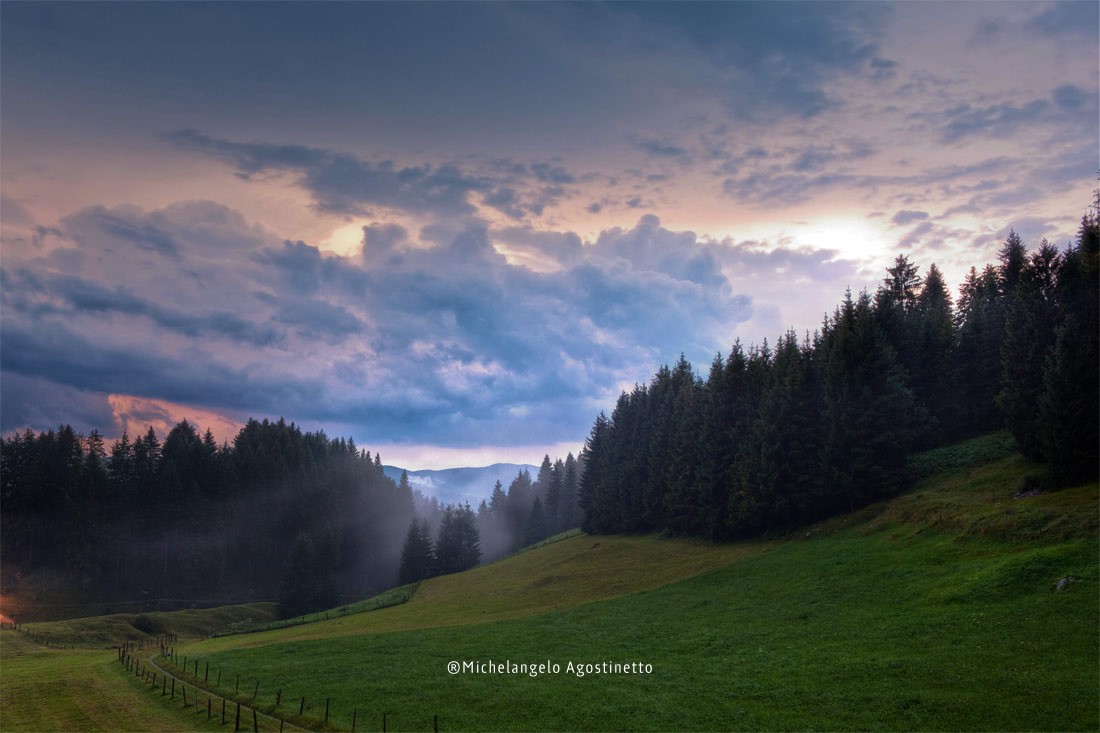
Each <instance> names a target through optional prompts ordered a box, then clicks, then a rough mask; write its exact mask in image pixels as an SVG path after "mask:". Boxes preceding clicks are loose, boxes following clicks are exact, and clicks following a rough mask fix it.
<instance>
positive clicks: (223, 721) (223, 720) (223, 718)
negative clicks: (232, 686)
mask: <svg viewBox="0 0 1100 733" xmlns="http://www.w3.org/2000/svg"><path fill="white" fill-rule="evenodd" d="M222 725H225V698H224V697H223V698H222Z"/></svg>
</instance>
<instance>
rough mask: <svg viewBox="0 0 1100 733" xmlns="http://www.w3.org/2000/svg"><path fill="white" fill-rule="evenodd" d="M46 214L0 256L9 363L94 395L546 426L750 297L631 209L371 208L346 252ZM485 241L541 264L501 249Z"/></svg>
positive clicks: (726, 324) (457, 430)
mask: <svg viewBox="0 0 1100 733" xmlns="http://www.w3.org/2000/svg"><path fill="white" fill-rule="evenodd" d="M59 231H60V236H61V241H62V242H63V244H62V245H61V246H57V247H56V248H54V249H53V250H52V251H50V252H49V253H47V254H46V255H45V256H33V255H34V253H33V252H32V253H29V254H31V255H32V256H30V257H28V258H27V259H23V258H21V257H18V256H17V257H15V258H6V260H5V264H4V268H3V270H2V272H0V274H2V276H3V292H2V298H3V301H2V302H3V307H4V317H5V327H4V329H3V332H2V334H0V348H2V349H3V353H4V354H5V359H4V369H5V374H11V375H14V376H16V377H18V378H19V379H23V380H28V379H45V380H48V381H49V382H52V383H54V384H57V385H61V386H62V387H63V388H64V389H65V390H68V392H66V394H67V393H72V394H77V393H79V394H82V395H95V394H99V395H101V397H100V398H99V399H100V401H98V402H97V400H95V399H92V400H91V403H92V404H97V405H98V407H99V409H100V410H102V407H103V406H102V402H101V400H102V399H105V396H106V395H109V394H114V395H124V396H127V397H128V398H141V399H146V400H149V399H157V398H161V399H164V400H168V401H171V402H175V403H180V404H184V405H193V406H201V407H204V408H208V409H220V410H223V411H226V412H228V413H231V414H237V415H239V414H243V413H244V412H245V411H254V412H256V413H258V414H264V415H274V414H276V413H277V414H290V415H293V416H294V417H295V419H297V420H299V421H302V422H306V423H310V422H315V423H325V422H336V423H338V424H341V425H348V426H354V427H355V429H356V430H357V431H358V433H359V434H360V435H361V436H363V437H364V438H365V439H370V440H374V441H376V442H377V441H384V442H402V441H426V440H431V441H435V442H437V443H439V444H448V445H480V444H483V443H486V442H488V443H490V444H497V445H506V444H516V443H525V442H532V441H535V442H538V441H545V440H547V439H549V440H551V441H554V442H561V441H565V440H569V439H575V438H576V437H577V436H578V435H580V434H583V432H584V429H585V424H586V423H587V421H588V420H589V419H590V418H591V415H592V414H593V411H594V410H596V409H598V408H599V407H600V406H601V405H602V404H603V403H602V400H606V399H609V398H611V397H613V395H614V393H615V391H616V390H617V389H618V386H619V385H620V383H621V382H623V381H624V380H632V379H638V378H644V377H645V375H647V374H648V373H650V372H651V371H652V370H653V369H654V368H655V367H656V366H657V365H658V364H659V363H661V362H663V361H670V360H672V359H674V358H675V356H676V354H678V353H679V352H680V351H686V352H688V353H689V354H690V355H691V356H693V357H695V358H697V359H706V358H708V357H709V355H710V353H711V352H712V351H713V350H714V348H715V346H716V345H719V344H726V343H729V342H731V341H732V338H733V336H734V333H735V330H736V326H737V324H738V323H739V322H740V321H744V320H745V319H747V318H748V317H749V316H750V314H751V304H750V302H749V300H748V299H747V298H745V297H744V296H737V295H735V294H734V292H733V289H732V288H731V287H730V285H729V282H728V281H727V279H726V277H725V275H723V272H722V262H721V261H720V259H721V258H723V257H724V256H725V252H726V250H725V248H724V247H723V246H722V245H718V244H707V243H704V242H701V241H699V240H698V239H697V238H696V236H695V235H694V234H691V233H690V232H672V231H669V230H667V229H664V228H663V227H661V226H660V222H659V221H658V220H657V218H656V217H653V216H648V215H647V216H644V217H642V219H641V220H640V221H639V222H638V224H637V225H636V226H635V227H633V228H631V229H613V230H608V231H606V232H604V233H603V234H602V235H601V236H600V237H599V239H598V240H597V241H595V242H594V243H592V244H589V245H585V244H583V243H582V241H581V239H580V238H579V237H578V236H577V235H575V234H571V233H568V232H564V233H553V232H536V231H533V230H531V229H522V228H512V229H503V230H501V231H500V232H499V233H494V232H491V231H490V230H489V229H487V228H486V227H485V226H484V225H483V224H479V223H477V222H476V220H475V221H471V222H469V223H468V224H467V225H466V226H465V227H464V228H463V229H461V230H460V231H459V232H458V233H457V234H455V235H454V236H453V237H452V238H451V239H450V240H449V241H444V242H441V243H435V242H428V243H425V242H423V241H417V242H410V241H409V240H408V237H407V234H406V232H405V231H404V230H402V229H400V228H399V227H394V226H389V225H375V226H369V227H365V228H364V255H363V257H362V258H355V257H348V258H343V257H336V256H332V255H326V254H323V253H321V252H320V251H319V250H318V249H317V248H316V247H313V246H311V245H309V244H306V243H304V242H289V241H282V242H280V241H278V240H277V239H276V238H274V237H272V236H271V235H270V234H269V233H267V232H265V231H264V230H262V229H259V228H257V227H255V226H252V225H251V224H249V223H248V222H246V221H245V220H243V218H241V217H240V216H239V215H238V214H236V213H235V212H233V211H230V210H228V209H225V208H224V207H220V206H217V205H215V204H211V203H207V202H192V203H186V204H177V205H173V206H171V207H168V208H166V209H162V210H156V211H149V212H146V211H141V210H137V209H134V208H132V207H131V208H116V209H105V208H94V209H88V210H85V211H81V212H78V213H76V214H74V215H72V216H70V217H67V218H66V219H64V220H63V221H62V222H61V225H60V227H59ZM494 240H497V241H499V242H500V243H501V244H500V246H501V247H503V248H505V249H509V248H512V249H515V250H517V251H522V252H525V253H526V254H527V255H528V256H529V257H532V258H537V259H539V260H541V261H544V262H550V263H553V265H554V266H553V267H552V268H548V269H544V270H539V269H534V268H530V267H526V266H521V265H517V264H510V262H509V260H508V259H507V258H506V257H505V256H504V255H503V254H501V253H500V252H498V251H497V246H496V245H494ZM379 254H381V255H382V256H377V255H379ZM135 275H139V276H138V277H135ZM4 416H5V421H6V422H5V425H4V427H5V428H9V429H10V428H12V427H17V426H18V425H19V424H20V421H23V420H26V419H29V417H32V415H30V414H29V413H27V411H26V410H23V409H19V410H13V411H10V412H9V411H7V410H6V411H5V413H4ZM55 419H57V420H61V419H64V415H63V414H58V415H56V418H55Z"/></svg>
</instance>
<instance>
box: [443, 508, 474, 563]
mask: <svg viewBox="0 0 1100 733" xmlns="http://www.w3.org/2000/svg"><path fill="white" fill-rule="evenodd" d="M435 555H436V569H437V571H438V573H439V574H440V575H448V574H450V573H460V572H462V571H463V570H469V569H470V568H472V567H476V566H477V564H478V563H479V562H481V539H480V536H479V534H478V531H477V520H476V518H475V516H474V512H473V510H471V509H470V505H469V504H466V505H464V506H461V507H455V506H447V507H446V508H445V509H444V510H443V521H442V522H440V525H439V533H438V535H437V538H436V541H435Z"/></svg>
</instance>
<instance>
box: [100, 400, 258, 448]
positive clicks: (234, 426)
mask: <svg viewBox="0 0 1100 733" xmlns="http://www.w3.org/2000/svg"><path fill="white" fill-rule="evenodd" d="M107 403H108V404H109V405H110V406H111V410H112V412H113V413H114V416H115V420H116V423H117V424H118V425H119V426H120V428H121V430H123V431H125V432H126V433H128V434H129V435H130V437H131V438H132V437H134V436H139V435H144V433H145V431H146V430H148V429H149V427H150V426H152V427H153V430H155V431H156V433H157V436H158V437H159V438H161V439H162V440H163V439H164V436H166V435H167V434H168V432H169V431H170V430H171V429H172V427H173V426H175V425H176V423H178V422H180V421H181V420H187V422H189V423H191V424H192V425H194V426H195V427H196V429H197V430H198V431H199V432H200V433H201V432H205V431H206V429H207V428H210V432H212V433H213V434H214V438H215V439H216V440H217V441H218V443H221V442H223V441H230V442H232V440H233V438H234V437H236V435H237V433H238V432H239V431H240V429H241V427H242V423H241V422H238V421H236V420H233V419H232V418H229V417H226V416H225V415H223V414H221V413H219V412H215V411H213V410H207V409H204V408H201V407H194V406H192V405H181V404H178V403H175V402H168V401H167V400H156V399H149V398H147V397H135V396H133V395H124V394H112V395H108V396H107Z"/></svg>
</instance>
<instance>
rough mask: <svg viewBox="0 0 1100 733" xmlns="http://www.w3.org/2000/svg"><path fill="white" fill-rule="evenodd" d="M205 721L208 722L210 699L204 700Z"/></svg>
mask: <svg viewBox="0 0 1100 733" xmlns="http://www.w3.org/2000/svg"><path fill="white" fill-rule="evenodd" d="M206 719H207V720H210V698H209V697H208V698H206Z"/></svg>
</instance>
